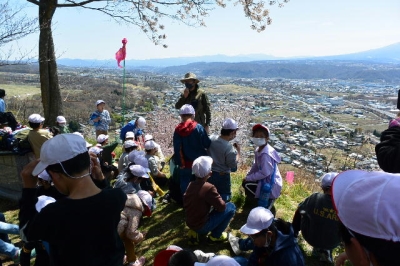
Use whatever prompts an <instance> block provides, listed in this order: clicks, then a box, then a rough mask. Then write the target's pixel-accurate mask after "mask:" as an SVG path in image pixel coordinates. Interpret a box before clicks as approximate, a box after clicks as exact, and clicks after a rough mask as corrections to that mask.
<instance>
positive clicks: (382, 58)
mask: <svg viewBox="0 0 400 266" xmlns="http://www.w3.org/2000/svg"><path fill="white" fill-rule="evenodd" d="M277 60H279V61H293V60H295V61H301V60H318V61H320V60H334V61H337V60H340V61H363V62H374V63H396V64H397V63H400V43H395V44H392V45H389V46H385V47H382V48H378V49H373V50H368V51H363V52H358V53H352V54H344V55H334V56H319V57H290V58H283V57H275V56H271V55H264V54H249V55H237V56H227V55H207V56H195V57H176V58H162V59H147V60H126V69H141V70H155V69H159V68H165V67H170V66H181V65H187V64H191V63H197V62H202V63H211V62H224V63H239V62H252V61H277ZM57 62H58V64H59V65H60V66H61V65H63V66H69V67H89V68H116V61H115V60H111V59H110V60H89V59H68V58H61V59H58V60H57Z"/></svg>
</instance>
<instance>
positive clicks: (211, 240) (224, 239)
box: [208, 232, 228, 243]
mask: <svg viewBox="0 0 400 266" xmlns="http://www.w3.org/2000/svg"><path fill="white" fill-rule="evenodd" d="M227 239H228V234H227V233H226V232H223V233H222V234H221V236H220V237H218V238H216V237H213V236H212V235H209V236H208V240H209V241H210V242H211V243H212V242H223V241H226V240H227Z"/></svg>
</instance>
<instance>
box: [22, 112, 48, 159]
mask: <svg viewBox="0 0 400 266" xmlns="http://www.w3.org/2000/svg"><path fill="white" fill-rule="evenodd" d="M28 121H29V126H30V127H31V128H32V130H30V131H29V134H28V141H29V143H30V144H31V148H32V150H33V153H34V154H35V157H36V159H39V158H40V148H41V147H42V145H43V143H44V142H45V141H46V140H48V139H51V138H52V135H51V133H50V131H48V130H45V129H43V122H44V117H42V116H41V115H39V114H31V115H30V116H29V118H28Z"/></svg>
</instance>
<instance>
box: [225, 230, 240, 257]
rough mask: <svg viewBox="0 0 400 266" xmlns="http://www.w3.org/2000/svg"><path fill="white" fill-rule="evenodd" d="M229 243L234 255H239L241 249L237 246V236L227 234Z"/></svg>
mask: <svg viewBox="0 0 400 266" xmlns="http://www.w3.org/2000/svg"><path fill="white" fill-rule="evenodd" d="M228 240H229V244H230V245H231V248H232V250H233V252H234V253H235V254H236V255H240V254H241V253H242V251H241V250H240V248H239V237H236V236H234V235H231V234H229V238H228Z"/></svg>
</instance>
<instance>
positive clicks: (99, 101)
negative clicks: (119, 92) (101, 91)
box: [96, 100, 106, 106]
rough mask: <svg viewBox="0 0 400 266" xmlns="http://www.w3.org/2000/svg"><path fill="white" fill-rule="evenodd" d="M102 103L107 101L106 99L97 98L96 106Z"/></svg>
mask: <svg viewBox="0 0 400 266" xmlns="http://www.w3.org/2000/svg"><path fill="white" fill-rule="evenodd" d="M101 103H106V102H105V101H103V100H97V102H96V106H97V105H99V104H101Z"/></svg>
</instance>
